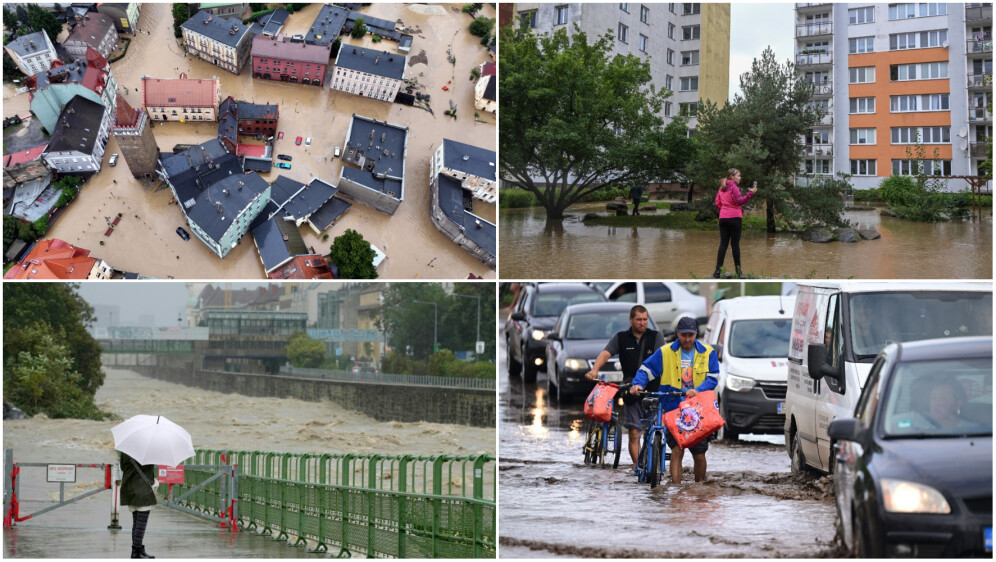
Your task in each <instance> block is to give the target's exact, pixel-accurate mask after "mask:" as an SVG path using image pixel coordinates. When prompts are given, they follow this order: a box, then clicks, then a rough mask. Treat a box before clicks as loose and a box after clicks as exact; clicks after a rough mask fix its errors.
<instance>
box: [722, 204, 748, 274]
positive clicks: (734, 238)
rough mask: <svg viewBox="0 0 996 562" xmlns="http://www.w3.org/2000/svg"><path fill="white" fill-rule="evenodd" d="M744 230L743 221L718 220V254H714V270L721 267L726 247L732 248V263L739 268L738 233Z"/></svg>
mask: <svg viewBox="0 0 996 562" xmlns="http://www.w3.org/2000/svg"><path fill="white" fill-rule="evenodd" d="M743 229H744V219H742V218H740V217H737V218H734V219H719V253H718V254H716V269H719V268H721V267H723V260H725V259H726V247H727V245H730V246H733V263H734V265H736V266H737V267H740V233H741V232H743Z"/></svg>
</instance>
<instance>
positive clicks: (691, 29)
mask: <svg viewBox="0 0 996 562" xmlns="http://www.w3.org/2000/svg"><path fill="white" fill-rule="evenodd" d="M699 32H700V27H699V26H697V25H685V26H682V28H681V40H682V41H690V40H693V39H698V38H699Z"/></svg>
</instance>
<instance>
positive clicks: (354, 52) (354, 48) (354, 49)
mask: <svg viewBox="0 0 996 562" xmlns="http://www.w3.org/2000/svg"><path fill="white" fill-rule="evenodd" d="M353 54H354V55H355V54H356V47H353Z"/></svg>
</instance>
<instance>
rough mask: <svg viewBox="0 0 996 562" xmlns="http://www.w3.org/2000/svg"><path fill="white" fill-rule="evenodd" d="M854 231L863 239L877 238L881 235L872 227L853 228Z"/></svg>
mask: <svg viewBox="0 0 996 562" xmlns="http://www.w3.org/2000/svg"><path fill="white" fill-rule="evenodd" d="M855 232H857V233H858V236H860V237H861V238H863V239H865V240H878V239H879V238H881V237H882V235H881V234H879V233H878V231H877V230H875V229H874V228H868V229H860V230H855Z"/></svg>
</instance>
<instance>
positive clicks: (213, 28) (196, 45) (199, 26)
mask: <svg viewBox="0 0 996 562" xmlns="http://www.w3.org/2000/svg"><path fill="white" fill-rule="evenodd" d="M180 30H181V31H182V32H183V44H184V45H185V46H186V47H187V51H188V52H189V53H191V54H193V55H194V56H196V57H197V58H199V59H201V60H205V61H207V62H209V63H211V64H213V65H216V66H219V67H221V68H224V69H225V70H227V71H229V72H231V73H233V74H238V73H239V72H241V70H242V67H243V66H245V64H246V62H247V61H248V60H249V58H250V57H249V49H250V45H251V44H252V43H251V36H252V34H251V33H249V26H247V25H243V24H242V22H241V21H240V20H238V19H226V18H223V17H221V16H215V15H212V14H210V13H208V12H205V11H201V12H197V13H196V14H194V17H192V18H190V19H189V20H187V21H186V22H184V24H183V25H181V26H180Z"/></svg>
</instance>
